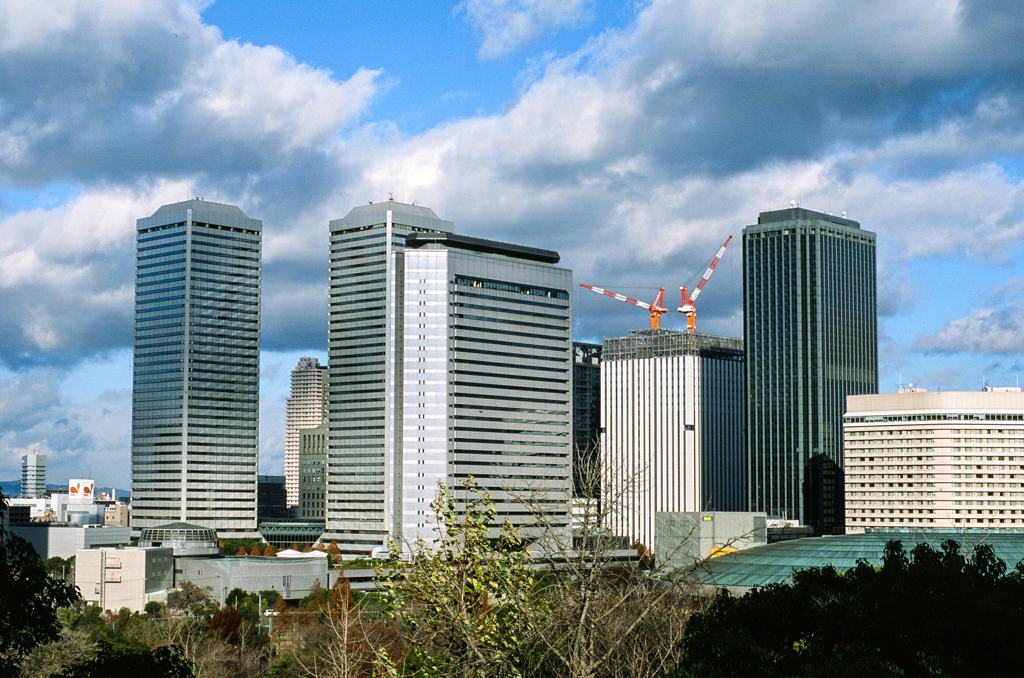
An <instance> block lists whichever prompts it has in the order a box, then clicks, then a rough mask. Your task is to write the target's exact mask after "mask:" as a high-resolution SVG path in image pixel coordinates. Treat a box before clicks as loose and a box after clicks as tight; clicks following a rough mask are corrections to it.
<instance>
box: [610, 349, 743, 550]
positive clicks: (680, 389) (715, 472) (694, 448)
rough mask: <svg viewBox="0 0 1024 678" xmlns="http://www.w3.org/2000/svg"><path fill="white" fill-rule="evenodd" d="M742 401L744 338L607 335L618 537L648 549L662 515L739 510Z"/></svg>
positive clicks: (613, 513) (612, 509) (613, 497)
mask: <svg viewBox="0 0 1024 678" xmlns="http://www.w3.org/2000/svg"><path fill="white" fill-rule="evenodd" d="M744 403H745V401H744V397H743V340H742V339H736V338H733V337H720V336H715V335H710V334H699V333H694V334H689V333H686V332H679V331H675V330H661V329H658V330H633V331H631V332H630V334H629V336H626V337H610V338H605V340H604V350H603V354H602V362H601V426H602V429H603V431H604V433H603V434H602V437H601V475H602V482H601V500H602V503H603V504H604V506H605V510H606V511H609V513H610V515H609V520H610V523H609V528H610V529H611V530H612V534H614V535H617V536H622V537H626V538H627V539H628V540H629V541H630V543H632V542H633V541H640V542H641V543H643V544H644V545H645V546H648V547H651V545H652V544H653V539H654V521H655V514H656V513H659V512H662V511H669V512H680V511H683V512H696V511H716V510H717V511H738V510H742V509H743V508H744V507H745V505H746V484H745V483H746V477H747V475H746V466H745V463H746V455H745V448H744V432H743V426H744V420H745V419H744Z"/></svg>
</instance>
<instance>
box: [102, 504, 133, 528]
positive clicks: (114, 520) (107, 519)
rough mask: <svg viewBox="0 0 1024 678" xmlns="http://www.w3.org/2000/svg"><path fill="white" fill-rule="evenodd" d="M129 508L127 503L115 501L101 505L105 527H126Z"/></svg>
mask: <svg viewBox="0 0 1024 678" xmlns="http://www.w3.org/2000/svg"><path fill="white" fill-rule="evenodd" d="M129 518H130V510H129V507H128V505H127V504H122V503H121V502H115V503H113V504H107V505H106V506H104V507H103V524H104V525H106V526H107V527H128V524H129V523H128V521H129Z"/></svg>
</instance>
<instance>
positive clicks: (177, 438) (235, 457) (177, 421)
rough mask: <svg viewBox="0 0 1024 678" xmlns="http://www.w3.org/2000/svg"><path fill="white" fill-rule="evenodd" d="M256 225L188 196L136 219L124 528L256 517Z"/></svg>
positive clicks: (216, 524) (249, 528) (243, 526)
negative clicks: (128, 522) (128, 498)
mask: <svg viewBox="0 0 1024 678" xmlns="http://www.w3.org/2000/svg"><path fill="white" fill-rule="evenodd" d="M262 231H263V224H262V222H261V221H259V220H257V219H250V218H248V217H247V216H246V215H245V214H244V213H243V212H242V210H240V209H239V208H238V207H234V206H231V205H221V204H218V203H213V202H207V201H204V200H198V199H197V200H188V201H185V202H180V203H175V204H173V205H165V206H163V207H161V208H160V209H159V210H157V211H156V213H155V214H154V215H153V216H151V217H147V218H144V219H139V220H138V222H137V252H138V255H137V266H136V274H135V276H136V277H135V358H134V368H133V379H132V387H133V391H132V527H133V528H145V527H156V526H158V525H163V524H165V523H169V522H174V521H179V520H180V521H182V522H190V523H196V524H199V525H203V526H205V527H212V528H214V529H216V530H217V531H218V532H221V533H222V534H227V535H230V534H232V533H249V534H251V533H252V532H254V531H255V529H256V490H257V466H258V449H259V448H258V443H259V347H260V265H261V264H260V262H261V246H262V245H261V243H262Z"/></svg>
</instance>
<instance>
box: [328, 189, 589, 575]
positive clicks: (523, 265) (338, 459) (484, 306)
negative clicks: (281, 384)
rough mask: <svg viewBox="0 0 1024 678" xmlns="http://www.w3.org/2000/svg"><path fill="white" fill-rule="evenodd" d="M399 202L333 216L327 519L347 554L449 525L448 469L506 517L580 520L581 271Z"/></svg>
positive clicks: (551, 255)
mask: <svg viewBox="0 0 1024 678" xmlns="http://www.w3.org/2000/svg"><path fill="white" fill-rule="evenodd" d="M453 227H454V225H453V224H452V222H450V221H444V220H442V219H439V218H438V217H437V215H436V214H434V212H433V211H432V210H429V209H427V208H424V207H419V206H415V205H406V204H403V203H399V202H395V201H387V202H384V203H380V204H377V205H368V206H365V205H364V206H360V207H357V208H355V209H353V210H352V211H351V212H350V213H349V214H348V215H347V216H346V217H345V218H344V219H338V220H336V221H332V222H331V225H330V228H331V278H330V280H331V289H330V324H329V340H328V355H329V359H328V365H329V368H328V373H329V388H328V394H329V395H328V459H327V473H326V478H327V482H326V495H327V510H326V514H327V515H326V530H327V533H328V538H332V539H336V540H337V541H338V544H339V546H340V547H341V548H342V550H343V551H345V552H346V553H352V554H364V555H365V554H367V553H370V552H372V551H373V550H374V549H375V548H379V547H384V546H386V545H387V544H388V541H389V540H391V539H393V540H397V541H401V542H403V543H415V541H416V539H417V538H419V537H423V538H424V539H427V540H430V539H433V538H434V536H435V532H434V525H433V517H432V513H431V511H430V503H431V502H432V501H433V499H434V497H435V495H436V492H437V483H438V481H441V482H443V483H445V485H446V486H448V487H450V488H452V489H453V490H454V493H455V495H456V497H457V498H458V499H460V500H461V496H462V492H463V490H462V488H461V483H462V480H464V479H465V478H466V477H467V476H469V475H472V476H473V477H474V478H476V479H477V481H478V482H479V483H480V485H481V486H482V487H484V488H485V489H487V490H488V491H490V493H491V495H492V496H493V497H494V499H495V504H496V508H497V510H498V516H497V521H499V522H500V521H501V520H502V519H504V518H506V517H507V518H509V519H510V520H511V521H512V522H513V523H514V524H516V525H518V526H521V527H525V526H527V525H528V524H529V523H531V522H532V521H533V517H532V516H531V515H530V513H529V511H528V510H527V508H526V507H524V506H523V505H522V504H521V503H518V502H517V501H516V500H515V498H514V497H513V496H512V494H511V492H514V491H522V492H524V493H529V492H532V493H533V494H534V496H535V497H538V501H546V502H550V503H551V507H552V511H551V513H552V517H553V518H554V520H555V523H556V524H558V525H562V524H564V525H565V527H566V528H568V522H569V494H570V488H569V485H570V482H571V481H570V475H569V474H570V467H571V454H570V448H571V443H572V420H571V409H572V363H571V344H572V339H571V329H572V327H571V318H572V310H571V306H572V301H571V298H570V297H571V289H572V272H571V271H568V270H566V269H561V268H557V267H555V266H554V264H555V263H557V262H558V255H557V253H555V252H550V251H547V250H537V249H533V248H529V247H519V246H515V245H508V244H505V243H497V242H494V241H488V240H481V239H478V238H467V237H463V236H456V235H453V234H452V231H453Z"/></svg>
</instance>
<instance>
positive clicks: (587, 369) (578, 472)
mask: <svg viewBox="0 0 1024 678" xmlns="http://www.w3.org/2000/svg"><path fill="white" fill-rule="evenodd" d="M572 354H573V363H572V473H573V491H574V493H575V496H577V497H582V496H587V495H589V494H591V493H593V491H594V490H595V489H597V488H596V487H595V485H596V484H598V481H597V478H596V477H595V478H587V477H585V474H587V473H588V472H591V473H595V474H596V472H597V469H596V468H594V463H595V461H596V460H595V459H594V455H595V454H596V453H597V451H598V448H599V447H600V442H601V344H585V343H583V342H578V341H574V342H573V344H572ZM588 486H589V487H588Z"/></svg>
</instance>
